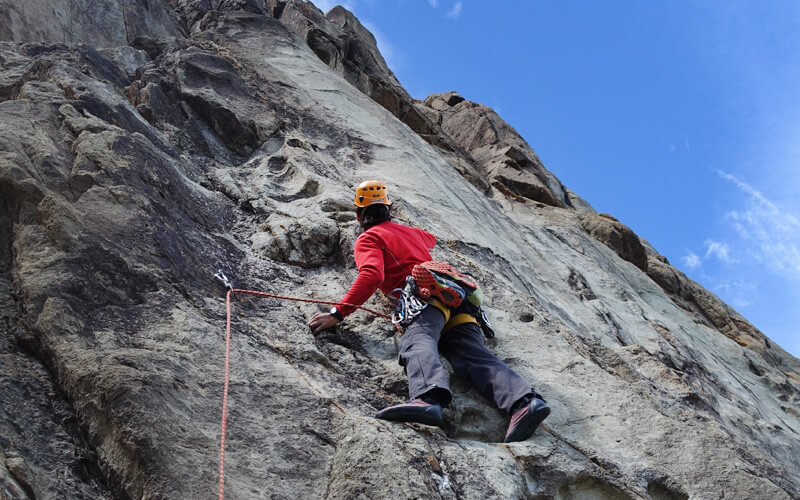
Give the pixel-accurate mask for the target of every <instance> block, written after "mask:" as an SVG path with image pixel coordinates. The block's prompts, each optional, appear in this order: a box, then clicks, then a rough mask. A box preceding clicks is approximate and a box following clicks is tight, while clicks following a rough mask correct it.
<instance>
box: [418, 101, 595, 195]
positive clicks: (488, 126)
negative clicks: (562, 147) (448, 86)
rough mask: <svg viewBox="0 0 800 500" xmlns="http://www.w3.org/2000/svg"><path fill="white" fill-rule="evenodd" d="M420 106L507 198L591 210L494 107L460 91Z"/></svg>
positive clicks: (419, 104)
mask: <svg viewBox="0 0 800 500" xmlns="http://www.w3.org/2000/svg"><path fill="white" fill-rule="evenodd" d="M417 107H418V108H419V109H420V110H421V111H422V112H423V113H425V115H426V116H428V117H429V118H430V119H431V120H433V121H434V122H435V123H436V124H437V125H439V126H440V127H441V128H442V130H443V131H444V132H445V133H446V134H447V135H448V136H449V137H452V138H453V139H454V140H455V141H456V142H457V143H458V144H459V145H460V146H461V147H463V148H464V149H465V150H466V151H467V152H468V153H469V154H470V155H471V156H472V158H474V159H475V161H476V163H477V164H478V165H479V166H480V168H481V171H482V172H483V173H484V174H485V175H486V176H487V177H488V179H489V181H490V183H491V184H492V186H494V187H495V188H497V189H498V190H499V191H500V192H502V193H503V194H505V195H507V196H510V197H513V198H516V199H528V200H532V201H537V202H541V203H544V204H547V205H552V206H555V207H562V208H566V207H570V208H578V209H581V210H591V207H590V206H589V204H588V203H586V202H585V201H583V200H581V199H580V198H578V197H577V196H575V195H574V194H572V193H571V192H570V191H569V190H567V189H566V188H565V187H564V186H562V185H561V182H560V181H559V180H558V179H557V178H556V177H555V176H554V175H553V174H552V173H551V172H550V171H548V170H547V169H546V168H545V167H544V165H543V164H542V162H541V160H539V156H538V155H537V154H536V152H534V151H533V148H531V147H530V145H528V143H527V142H526V141H525V140H524V139H523V138H522V137H521V136H520V135H519V134H518V133H517V131H516V130H514V129H513V128H512V127H511V126H510V125H509V124H508V123H506V122H505V121H504V120H503V119H502V118H500V117H499V116H498V115H497V113H495V112H494V110H492V109H491V108H488V107H486V106H483V105H481V104H478V103H475V102H472V101H468V100H466V99H464V98H463V97H461V96H460V95H459V94H458V93H456V92H447V93H444V94H432V95H429V96H428V97H427V98H425V100H424V101H423V102H421V103H417Z"/></svg>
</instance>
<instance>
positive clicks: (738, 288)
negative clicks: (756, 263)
mask: <svg viewBox="0 0 800 500" xmlns="http://www.w3.org/2000/svg"><path fill="white" fill-rule="evenodd" d="M712 290H713V291H714V293H716V294H717V295H719V296H720V297H721V298H722V299H723V300H724V301H725V302H728V303H730V304H731V305H733V307H737V308H745V307H748V306H750V305H752V304H753V303H754V302H755V301H756V298H757V297H756V285H755V284H754V283H750V282H748V281H744V280H739V281H723V282H722V283H717V284H715V285H712Z"/></svg>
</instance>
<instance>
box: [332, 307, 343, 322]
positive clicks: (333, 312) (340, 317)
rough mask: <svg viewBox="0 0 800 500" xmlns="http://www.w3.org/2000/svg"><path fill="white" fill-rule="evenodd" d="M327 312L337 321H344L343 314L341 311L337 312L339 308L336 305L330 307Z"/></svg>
mask: <svg viewBox="0 0 800 500" xmlns="http://www.w3.org/2000/svg"><path fill="white" fill-rule="evenodd" d="M329 314H330V315H331V316H333V317H334V318H336V319H338V320H339V321H344V316H342V313H340V312H339V308H338V307H336V306H333V307H331V310H330V311H329Z"/></svg>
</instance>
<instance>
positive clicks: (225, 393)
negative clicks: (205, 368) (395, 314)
mask: <svg viewBox="0 0 800 500" xmlns="http://www.w3.org/2000/svg"><path fill="white" fill-rule="evenodd" d="M225 281H227V279H226V280H225ZM234 293H244V294H248V295H256V296H258V297H267V298H272V299H280V300H291V301H294V302H311V303H315V304H325V305H332V306H349V307H355V308H356V309H361V310H362V311H366V312H368V313H370V314H374V315H375V316H378V317H381V318H386V319H391V316H389V315H388V314H383V313H379V312H378V311H374V310H372V309H369V308H367V307H363V306H358V305H355V304H348V303H346V302H332V301H328V300H318V299H304V298H300V297H289V296H286V295H276V294H274V293H267V292H259V291H256V290H243V289H239V288H232V287H231V288H230V289H229V290H228V293H227V294H226V295H225V312H226V316H227V318H226V321H225V384H224V388H223V392H222V426H221V437H220V444H219V500H224V499H225V432H226V429H227V421H228V382H229V380H230V357H231V296H232V295H233V294H234ZM276 348H277V350H278V352H280V353H281V355H282V356H283V357H284V358H285V359H286V361H287V362H288V363H289V366H291V367H292V368H294V370H295V371H296V372H297V373H298V374H299V375H300V377H302V378H303V380H304V381H305V382H306V383H307V384H308V385H309V387H311V388H312V389H313V390H314V391H315V392H316V393H317V394H319V395H320V396H321V397H322V398H323V399H326V400H328V401H330V402H331V404H333V406H334V407H335V408H336V409H337V410H339V411H340V412H341V413H343V414H346V413H347V412H346V411H345V410H344V408H342V407H341V405H339V403H337V402H336V401H334V400H333V399H331V398H328V397H327V396H325V394H324V393H323V392H322V391H320V390H319V389H318V388H317V387H316V386H315V385H314V384H313V383H311V381H310V380H309V379H308V377H306V376H305V375H304V374H303V373H302V372H300V370H299V369H297V367H295V366H294V364H293V363H292V362H291V360H290V359H289V354H288V353H287V352H286V351H285V350H284V349H283V348H281V347H277V346H276Z"/></svg>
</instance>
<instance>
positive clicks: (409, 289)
mask: <svg viewBox="0 0 800 500" xmlns="http://www.w3.org/2000/svg"><path fill="white" fill-rule="evenodd" d="M396 291H399V292H400V296H399V297H398V299H397V307H396V308H395V310H394V313H393V314H392V323H394V324H395V325H400V326H402V327H406V326H408V325H409V324H410V323H411V321H413V320H414V318H416V317H417V316H419V315H420V313H421V312H422V311H423V310H424V309H425V308H426V307H428V303H427V302H424V301H423V300H422V299H421V298H420V296H419V295H418V294H417V285H416V283H414V278H413V277H412V276H406V284H405V286H404V287H403V288H395V289H394V290H392V293H394V292H396Z"/></svg>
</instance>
